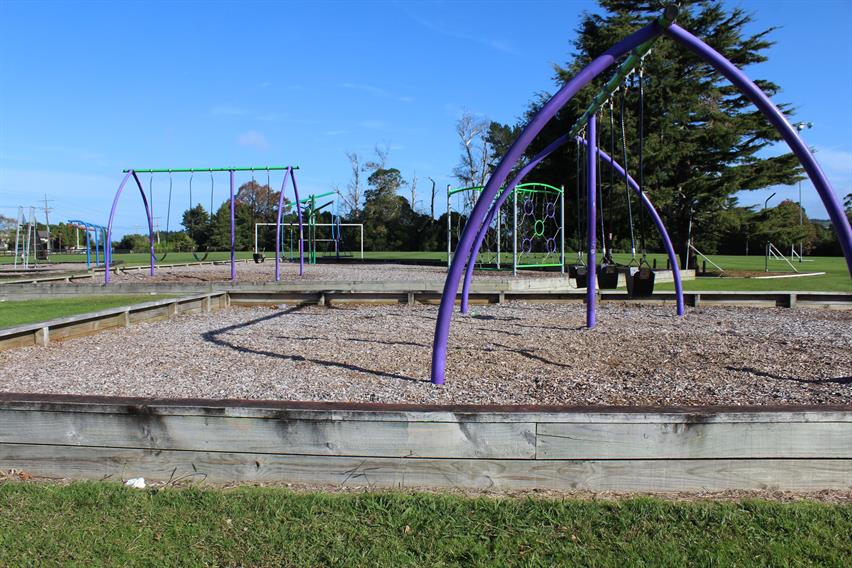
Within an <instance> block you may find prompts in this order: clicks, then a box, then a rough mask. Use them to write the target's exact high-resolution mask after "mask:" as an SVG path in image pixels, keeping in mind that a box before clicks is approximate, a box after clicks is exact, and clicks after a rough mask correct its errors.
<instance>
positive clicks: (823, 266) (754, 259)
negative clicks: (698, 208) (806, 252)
mask: <svg viewBox="0 0 852 568" xmlns="http://www.w3.org/2000/svg"><path fill="white" fill-rule="evenodd" d="M711 258H712V260H713V262H715V263H716V264H718V265H719V266H721V267H722V268H723V269H725V270H754V271H758V272H760V271H763V270H764V262H765V261H764V257H762V256H724V255H720V256H713V257H711ZM806 259H807V260H806V261H805V262H801V263H799V262H794V263H793V264H794V266H795V267H796V268H797V269H798V270H799V271H800V272H825V274H824V275H821V276H802V277H796V278H772V279H766V280H763V279H755V278H696V279H695V280H690V281H687V282H684V284H683V288H684V290H686V291H703V290H726V291H727V290H756V291H760V290H763V291H770V290H772V291H797V290H798V291H805V290H810V291H819V292H852V279H850V278H849V271H848V269H847V268H846V260H845V259H844V258H843V257H811V258H807V257H806ZM658 262H659V261H658ZM663 262H665V261H663ZM663 266H664V265H663ZM707 268H708V270H712V267H711V266H710V265H709V264H708V266H707ZM769 270H770V272H768V273H767V275H771V274H772V272H791V270H790V267H789V266H788V265H787V263H785V262H783V261H777V260H771V261H770V263H769ZM657 289H659V290H673V289H674V285H673V284H660V285H659V287H658V288H657Z"/></svg>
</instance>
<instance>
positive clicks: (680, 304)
mask: <svg viewBox="0 0 852 568" xmlns="http://www.w3.org/2000/svg"><path fill="white" fill-rule="evenodd" d="M568 140H569V136H568V135H567V134H565V135H563V136H560V137H559V138H557V139H556V140H554V141H553V142H551V143H550V144H548V145H547V146H546V147H545V148H544V150H542V151H541V152H539V153H538V154H536V156H535V157H534V158H533V159H532V160H530V162H529V163H528V164H526V165H525V166H524V167H523V168H521V170H520V171H519V172H518V174H517V175H516V176H515V177H514V179H512V181H511V182H509V185H507V186H506V187H505V188H504V189H503V192H502V193H501V194H500V197H498V198H497V201H495V202H494V205H492V206H491V210H490V211H489V212H488V217H486V218H485V222H484V223H483V225H482V227H480V228H479V232H478V233H477V235H476V241H475V242H474V245H473V252H472V253H471V258H470V261H469V262H468V263H467V268H466V269H465V273H464V284H463V285H462V298H461V312H462V313H463V314H466V313H467V312H468V294H469V293H470V284H471V280H472V279H473V271H474V268H475V266H476V258H477V256H479V248H480V247H481V246H482V242H483V241H484V239H485V236H486V234H487V232H488V227H490V226H491V222H492V221H493V220H494V216H495V215H496V212H497V211H499V210H500V207H502V206H503V204H504V203H505V202H506V200H507V199H509V197H510V196H511V194H512V190H513V189H514V188H515V186H516V185H518V184H519V183H521V181H522V180H523V179H524V177H526V176H527V175H528V174H529V173H530V172H531V171H532V170H533V168H535V167H536V166H537V165H538V164H539V163H541V161H542V160H544V159H545V158H547V156H549V155H550V154H552V153H553V152H554V151H556V150H557V149H558V148H560V147H561V146H563V145H564V144H566V143H567V142H568ZM576 140H577V141H578V142H582V143H583V144H585V143H586V141H585V140H584V139H583V138H581V137H579V136H578V137H577V138H576ZM598 153H599V154H600V156H601V158H603V160H604V161H605V162H607V163H608V164H610V166H611V167H612V168H613V169H614V170H615V172H616V173H617V174H618V175H620V176H621V177H622V178H625V177H626V178H627V183H628V185H629V186H630V188H631V189H632V190H633V191H634V192H635V193H636V194H637V195H639V198H640V201H641V203H642V205H643V206H644V207H645V208H646V209H647V210H648V212H649V214H650V216H651V219H652V220H653V221H654V224H655V225H656V226H657V229H659V231H660V236H661V237H662V240H663V245H664V247H665V249H666V253H667V254H668V256H669V261H670V263H671V265H672V266H674V269H673V271H672V277H673V279H674V286H675V296H676V300H677V315H679V316H682V315H683V314H684V313H685V307H684V306H685V304H684V301H683V284H682V282H681V277H680V268H679V267H678V260H677V256H676V255H675V251H674V246H673V245H672V241H671V238H670V237H669V233H668V231H667V230H666V227H665V225H664V224H663V220H662V219H661V218H660V215H659V213H658V212H657V210H656V209H655V208H654V205H653V203H652V202H651V200H650V199H648V196H647V194H645V193H644V192H643V191H641V190H640V189H639V184H637V183H636V181H635V180H634V179H633V178H632V177H630V175H628V174H627V172H626V171H625V170H624V168H623V167H622V166H621V165H619V164H618V162H616V161H615V160H613V158H612V156H610V155H609V154H607V153H606V152H604V151H603V150H601V149H600V148H598ZM562 230H563V231H564V230H565V228H564V227H563V228H562Z"/></svg>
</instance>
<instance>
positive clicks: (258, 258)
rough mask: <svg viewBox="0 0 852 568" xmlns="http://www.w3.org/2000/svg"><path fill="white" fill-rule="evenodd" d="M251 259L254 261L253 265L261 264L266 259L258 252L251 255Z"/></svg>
mask: <svg viewBox="0 0 852 568" xmlns="http://www.w3.org/2000/svg"><path fill="white" fill-rule="evenodd" d="M251 257H252V258H253V259H254V263H255V264H260V263H261V262H263V261H264V260H266V257H265V256H263V255H262V254H261V253H259V252H256V253H254V254H252V255H251Z"/></svg>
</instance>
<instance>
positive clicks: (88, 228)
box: [68, 219, 112, 269]
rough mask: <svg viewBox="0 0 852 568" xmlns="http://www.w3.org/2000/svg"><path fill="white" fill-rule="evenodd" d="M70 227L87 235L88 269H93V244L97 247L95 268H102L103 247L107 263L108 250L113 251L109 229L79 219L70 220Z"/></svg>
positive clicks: (104, 259) (104, 258)
mask: <svg viewBox="0 0 852 568" xmlns="http://www.w3.org/2000/svg"><path fill="white" fill-rule="evenodd" d="M68 226H70V227H73V228H74V229H76V230H78V231H79V230H81V229H82V230H83V231H84V234H85V235H86V268H87V269H91V268H92V244H94V245H95V266H96V267H97V266H101V264H102V263H101V256H100V254H101V247H103V261H104V263H106V257H107V249H108V248H109V249H110V251H111V250H112V243H110V242H109V239H108V238H107V228H106V227H103V226H101V225H95V224H94V223H89V222H87V221H80V220H79V219H70V220H69V221H68Z"/></svg>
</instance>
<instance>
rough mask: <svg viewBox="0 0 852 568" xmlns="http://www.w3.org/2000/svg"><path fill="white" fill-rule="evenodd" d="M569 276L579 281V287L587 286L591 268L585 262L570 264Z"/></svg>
mask: <svg viewBox="0 0 852 568" xmlns="http://www.w3.org/2000/svg"><path fill="white" fill-rule="evenodd" d="M568 278H573V279H574V280H576V282H577V288H585V287H586V286H588V283H589V269H588V268H587V267H586V265H585V264H569V265H568Z"/></svg>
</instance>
